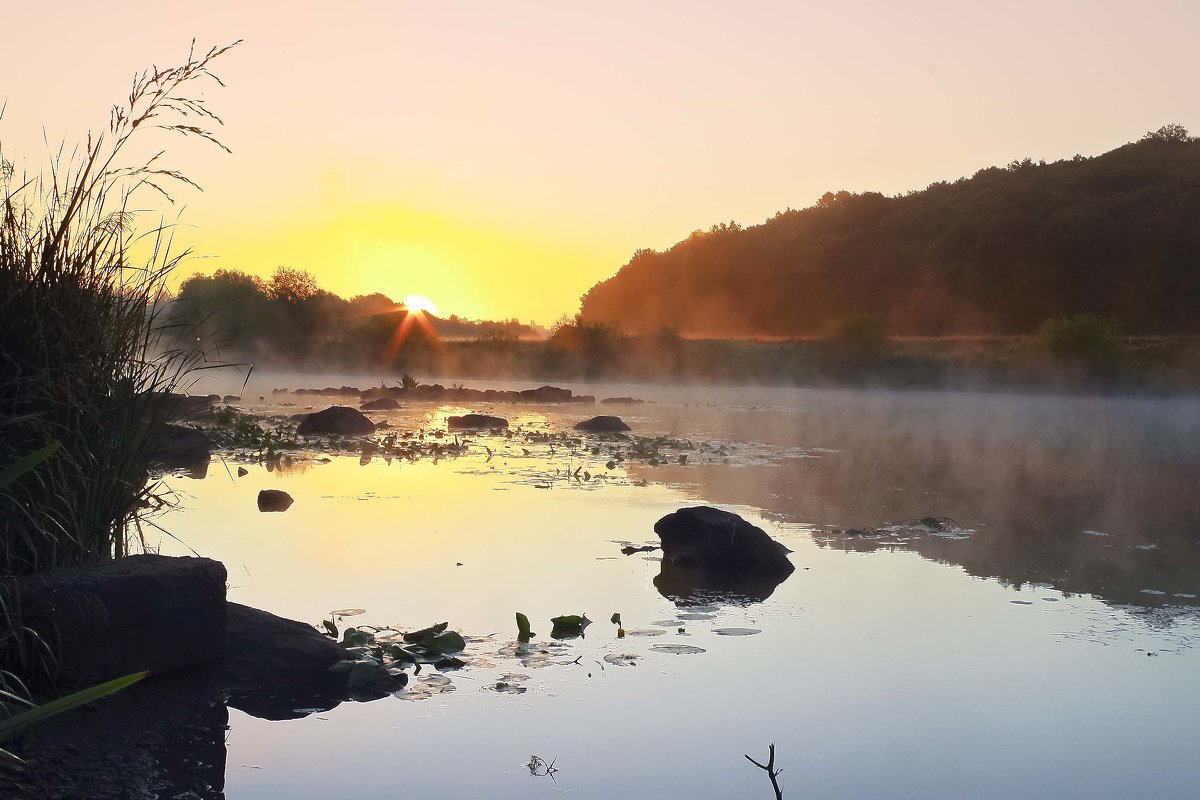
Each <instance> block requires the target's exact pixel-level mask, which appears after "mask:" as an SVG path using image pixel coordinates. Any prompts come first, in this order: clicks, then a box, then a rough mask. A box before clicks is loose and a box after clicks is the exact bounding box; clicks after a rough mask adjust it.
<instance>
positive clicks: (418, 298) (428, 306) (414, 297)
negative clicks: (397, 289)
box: [404, 294, 437, 315]
mask: <svg viewBox="0 0 1200 800" xmlns="http://www.w3.org/2000/svg"><path fill="white" fill-rule="evenodd" d="M404 307H405V308H407V309H408V310H409V311H421V312H423V313H425V314H434V315H436V314H437V304H436V303H434V302H433V301H432V300H430V299H429V298H428V297H425V296H424V295H420V294H410V295H408V296H407V297H405V298H404Z"/></svg>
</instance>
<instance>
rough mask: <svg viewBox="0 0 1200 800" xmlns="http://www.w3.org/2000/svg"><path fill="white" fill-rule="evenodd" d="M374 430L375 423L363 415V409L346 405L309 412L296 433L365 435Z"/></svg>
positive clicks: (308, 434)
mask: <svg viewBox="0 0 1200 800" xmlns="http://www.w3.org/2000/svg"><path fill="white" fill-rule="evenodd" d="M374 431H375V423H373V422H371V420H369V419H367V418H366V417H365V416H363V414H362V412H361V411H358V410H356V409H353V408H348V407H346V406H330V407H329V408H327V409H325V410H324V411H318V412H316V413H315V414H309V415H308V416H306V417H305V418H304V419H303V420H301V422H300V424H299V425H297V426H296V433H298V434H300V435H301V436H312V435H314V434H328V435H334V436H363V435H366V434H368V433H373V432H374Z"/></svg>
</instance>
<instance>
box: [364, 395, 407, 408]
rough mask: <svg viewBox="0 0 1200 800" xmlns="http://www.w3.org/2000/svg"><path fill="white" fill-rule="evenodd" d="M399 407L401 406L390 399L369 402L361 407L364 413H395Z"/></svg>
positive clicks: (383, 398)
mask: <svg viewBox="0 0 1200 800" xmlns="http://www.w3.org/2000/svg"><path fill="white" fill-rule="evenodd" d="M399 407H400V404H399V403H397V402H396V401H395V400H393V399H392V398H390V397H379V398H376V399H374V400H368V401H366V402H365V403H363V404H362V405H360V406H359V408H361V409H362V410H363V411H395V410H396V409H397V408H399Z"/></svg>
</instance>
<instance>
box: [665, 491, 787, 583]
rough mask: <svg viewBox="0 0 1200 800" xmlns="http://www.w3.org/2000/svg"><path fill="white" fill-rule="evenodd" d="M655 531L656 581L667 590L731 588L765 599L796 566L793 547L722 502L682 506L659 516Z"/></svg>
mask: <svg viewBox="0 0 1200 800" xmlns="http://www.w3.org/2000/svg"><path fill="white" fill-rule="evenodd" d="M654 532H655V533H657V534H658V537H659V539H660V540H661V541H662V550H663V563H662V569H661V572H660V574H659V576H658V577H657V578H655V581H654V583H655V586H657V587H658V589H659V591H660V592H662V593H663V594H664V595H667V596H672V597H682V598H687V597H689V596H691V595H694V594H697V593H703V592H731V593H736V594H740V595H743V596H745V597H747V598H748V599H751V600H764V599H766V598H767V597H768V596H770V594H771V592H773V591H774V590H775V587H776V586H778V585H779V584H780V583H782V582H783V581H784V580H785V579H786V578H787V577H788V576H789V575H791V574H792V572H793V571H794V570H795V567H794V566H792V562H791V561H789V560H788V557H787V554H788V553H790V552H791V551H790V550H788V549H787V548H786V547H784V546H783V545H782V544H780V543H779V542H777V541H775V540H774V539H772V538H771V537H770V536H768V535H767V534H766V532H765V531H763V530H762V529H761V528H758V527H756V526H754V525H751V524H750V523H749V522H747V521H746V520H744V519H742V518H741V517H739V516H738V515H737V514H732V513H730V512H728V511H722V510H721V509H718V508H712V507H710V506H696V507H693V508H681V509H679V510H678V511H676V512H674V513H672V514H668V515H667V516H665V517H663V518H662V519H660V520H659V521H658V522H656V523H655V524H654Z"/></svg>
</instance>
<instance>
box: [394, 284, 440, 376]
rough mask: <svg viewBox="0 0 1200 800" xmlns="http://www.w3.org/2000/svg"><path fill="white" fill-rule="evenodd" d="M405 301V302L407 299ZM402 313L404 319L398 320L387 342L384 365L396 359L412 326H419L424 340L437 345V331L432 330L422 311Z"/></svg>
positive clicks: (427, 318) (408, 309)
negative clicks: (423, 334) (398, 322)
mask: <svg viewBox="0 0 1200 800" xmlns="http://www.w3.org/2000/svg"><path fill="white" fill-rule="evenodd" d="M405 300H406V301H407V298H405ZM431 305H432V304H431ZM402 313H403V314H404V318H403V319H401V320H400V324H399V325H397V326H396V331H395V333H393V334H392V338H391V340H390V341H389V342H388V347H387V354H386V363H389V364H390V363H391V362H392V361H393V360H394V359H395V358H396V355H397V354H398V353H399V352H400V348H401V347H403V346H404V340H405V339H407V338H408V334H409V331H411V330H412V326H413V325H414V324H415V325H418V326H420V328H421V330H422V331H424V333H425V338H426V339H428V340H429V341H430V342H432V343H433V344H435V345H436V344H437V343H438V335H437V331H435V330H434V329H433V325H432V324H431V323H430V322H429V317H428V316H427V315H426V313H425V311H424V310H423V309H419V308H406V309H404V310H403V311H402Z"/></svg>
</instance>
